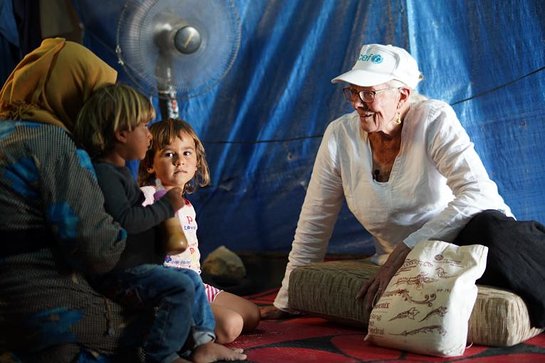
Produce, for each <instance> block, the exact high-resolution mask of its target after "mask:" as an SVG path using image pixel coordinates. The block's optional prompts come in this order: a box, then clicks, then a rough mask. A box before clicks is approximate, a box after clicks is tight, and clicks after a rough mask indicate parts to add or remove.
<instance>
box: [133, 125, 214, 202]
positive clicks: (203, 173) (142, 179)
mask: <svg viewBox="0 0 545 363" xmlns="http://www.w3.org/2000/svg"><path fill="white" fill-rule="evenodd" d="M149 131H150V132H151V134H152V136H153V140H152V142H151V147H150V149H149V150H148V152H147V153H146V156H145V158H144V159H143V160H142V161H140V166H139V168H138V183H139V184H140V186H146V185H155V178H156V176H155V173H150V172H149V171H148V170H149V169H151V168H152V167H153V159H154V157H155V154H156V153H157V152H160V151H161V150H162V149H164V148H165V147H166V146H167V145H170V144H172V142H173V141H174V139H175V138H176V137H180V135H181V134H186V135H188V136H189V137H191V138H192V139H193V141H194V142H195V153H196V154H197V172H196V173H195V176H194V177H193V179H191V180H190V181H189V182H188V183H187V184H186V185H185V186H184V193H187V194H191V193H193V192H194V191H195V190H197V187H199V186H200V187H204V186H206V185H208V184H209V183H210V170H209V169H208V163H207V162H206V153H205V151H204V146H203V144H202V142H201V140H200V139H199V137H198V136H197V134H196V133H195V130H193V128H192V127H191V125H190V124H189V123H188V122H186V121H184V120H180V119H167V120H163V121H158V122H154V123H153V124H152V125H151V126H150V127H149Z"/></svg>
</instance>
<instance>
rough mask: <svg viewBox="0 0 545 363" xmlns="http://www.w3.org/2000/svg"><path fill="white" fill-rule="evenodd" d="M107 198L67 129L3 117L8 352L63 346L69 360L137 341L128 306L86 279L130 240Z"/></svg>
mask: <svg viewBox="0 0 545 363" xmlns="http://www.w3.org/2000/svg"><path fill="white" fill-rule="evenodd" d="M103 204H104V200H103V196H102V193H101V190H100V188H99V186H98V184H97V181H96V176H95V174H94V171H93V168H92V164H91V161H90V159H89V157H88V155H87V154H86V153H85V152H84V151H82V150H79V149H76V146H75V144H74V142H73V141H72V139H71V137H70V135H69V133H67V132H66V131H65V130H64V129H62V128H60V127H56V126H52V125H48V124H43V123H35V122H20V121H2V122H0V356H2V352H8V351H9V352H12V353H13V352H15V354H17V357H19V358H23V359H25V355H26V354H29V355H30V358H28V357H27V358H26V359H25V361H33V358H31V357H32V354H33V352H37V351H44V350H45V351H47V350H50V351H51V350H53V351H55V349H57V348H56V347H61V348H60V349H59V351H57V352H56V353H52V354H53V355H54V356H55V358H54V361H55V362H64V361H68V360H70V359H72V358H71V357H70V355H71V354H76V356H77V355H78V354H80V357H81V354H95V353H104V354H110V353H113V352H115V351H117V350H118V349H119V347H120V346H121V345H131V344H136V343H135V341H134V340H131V338H130V337H127V336H126V334H124V333H128V332H129V329H124V328H125V327H126V326H127V324H129V321H130V320H129V319H128V317H125V318H123V316H122V314H121V307H120V306H118V305H116V304H114V303H113V302H111V301H109V300H107V299H105V298H104V297H103V296H101V295H100V294H98V293H97V292H95V291H94V290H93V289H92V288H91V287H90V286H89V284H88V282H87V281H86V279H85V277H84V275H96V274H102V273H105V272H108V271H109V270H111V269H112V268H113V267H114V266H115V265H116V263H117V262H118V259H119V257H120V255H121V253H122V252H123V250H124V248H125V235H126V233H125V231H124V230H123V229H122V228H121V227H120V226H119V225H118V224H116V223H115V222H114V221H113V219H112V217H110V216H109V215H108V214H106V212H105V211H104V207H103ZM132 332H134V331H132V330H131V333H132ZM51 347H53V348H51ZM59 352H62V353H59ZM74 352H76V353H74ZM65 353H66V357H63V356H62V355H63V354H65ZM104 354H103V355H104ZM4 356H5V355H4Z"/></svg>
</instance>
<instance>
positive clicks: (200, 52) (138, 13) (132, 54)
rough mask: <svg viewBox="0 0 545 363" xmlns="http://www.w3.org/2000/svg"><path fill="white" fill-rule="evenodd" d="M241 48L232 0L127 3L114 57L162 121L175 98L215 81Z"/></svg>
mask: <svg viewBox="0 0 545 363" xmlns="http://www.w3.org/2000/svg"><path fill="white" fill-rule="evenodd" d="M239 46H240V21H239V17H238V13H237V11H236V9H235V7H234V5H233V2H232V0H128V1H127V2H126V3H125V5H124V7H123V9H122V11H121V15H120V17H119V22H118V24H117V44H116V53H117V57H118V61H119V63H120V64H121V65H122V66H123V68H124V70H125V72H126V74H127V76H128V77H129V78H130V79H131V80H132V81H133V82H134V83H135V86H136V87H137V88H139V89H141V90H142V91H143V92H144V93H155V94H157V95H158V99H159V106H160V109H161V115H162V117H163V118H177V117H178V104H177V99H178V97H180V98H190V97H194V96H197V95H199V94H202V93H204V92H206V91H207V90H208V89H210V87H212V86H214V85H215V84H216V83H217V82H218V81H220V80H221V79H222V78H223V77H224V76H225V74H226V73H227V72H228V70H229V69H230V68H231V65H232V64H233V62H234V59H235V57H236V54H237V52H238V49H239Z"/></svg>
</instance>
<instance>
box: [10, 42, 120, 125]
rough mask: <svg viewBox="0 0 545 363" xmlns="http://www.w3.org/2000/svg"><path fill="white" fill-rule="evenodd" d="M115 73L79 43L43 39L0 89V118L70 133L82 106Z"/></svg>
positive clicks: (109, 82) (110, 81)
mask: <svg viewBox="0 0 545 363" xmlns="http://www.w3.org/2000/svg"><path fill="white" fill-rule="evenodd" d="M116 79H117V72H116V71H115V70H114V69H113V68H112V67H110V66H109V65H107V64H106V63H105V62H104V61H102V60H101V59H100V58H98V57H97V56H96V55H95V54H94V53H93V52H91V51H90V50H89V49H87V48H85V47H84V46H82V45H81V44H78V43H74V42H71V41H67V40H64V39H62V38H51V39H45V40H44V41H43V42H42V44H41V45H40V46H39V47H38V48H36V49H35V50H34V51H32V52H31V53H29V54H27V55H26V56H25V57H24V59H23V60H21V62H20V63H19V64H18V65H17V66H16V67H15V69H14V70H13V72H12V73H11V74H10V76H9V77H8V79H7V81H6V83H5V84H4V87H2V90H0V119H4V120H31V121H38V122H45V123H49V124H53V125H57V126H61V127H64V128H66V129H67V130H69V131H72V129H73V127H74V123H75V122H76V118H77V115H78V112H79V110H80V109H81V107H82V106H83V103H84V102H85V100H87V98H88V97H89V96H90V95H91V93H92V92H93V91H94V90H96V89H97V88H99V87H101V86H103V85H106V84H111V83H115V81H116Z"/></svg>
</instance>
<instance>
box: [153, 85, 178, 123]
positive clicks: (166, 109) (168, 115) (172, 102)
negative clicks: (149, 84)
mask: <svg viewBox="0 0 545 363" xmlns="http://www.w3.org/2000/svg"><path fill="white" fill-rule="evenodd" d="M158 93H159V110H160V112H161V117H162V119H163V120H167V119H178V118H180V113H179V109H178V100H177V97H176V89H175V88H174V87H172V86H168V87H167V88H166V89H159V91H158Z"/></svg>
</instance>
